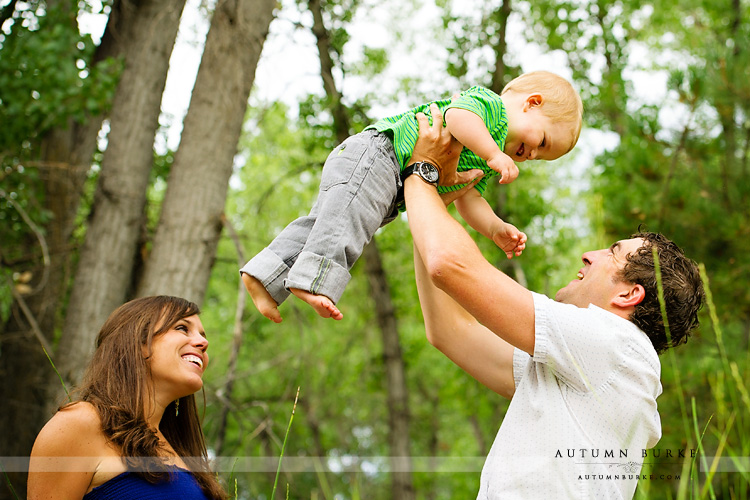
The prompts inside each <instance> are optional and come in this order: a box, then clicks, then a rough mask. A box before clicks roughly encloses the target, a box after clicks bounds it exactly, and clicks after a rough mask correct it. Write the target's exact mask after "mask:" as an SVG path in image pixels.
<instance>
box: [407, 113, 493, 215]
mask: <svg viewBox="0 0 750 500" xmlns="http://www.w3.org/2000/svg"><path fill="white" fill-rule="evenodd" d="M430 114H431V115H432V125H430V124H429V121H428V120H427V116H425V114H424V113H417V121H418V122H419V137H418V138H417V143H416V144H415V145H414V151H413V152H412V155H411V159H410V160H409V161H408V162H407V164H411V163H414V162H417V161H426V162H429V163H432V164H433V165H435V166H436V167H437V168H438V171H439V172H440V177H439V180H438V183H439V184H440V185H441V186H453V185H456V184H467V183H472V181H474V180H476V179H477V178H479V177H481V176H482V175H484V172H482V171H481V170H479V169H472V170H468V171H466V172H458V171H457V170H456V169H457V168H458V157H459V156H460V154H461V150H462V149H463V145H461V143H460V142H458V141H457V140H456V139H455V138H454V137H453V136H452V135H451V134H450V132H448V130H446V129H444V128H443V113H441V112H440V108H438V107H437V105H435V104H431V105H430ZM472 184H474V183H472ZM463 192H465V191H464V190H461V191H458V193H459V195H458V196H455V197H453V199H455V198H458V197H459V196H460V195H461V194H463ZM444 200H445V198H444ZM450 201H453V200H450Z"/></svg>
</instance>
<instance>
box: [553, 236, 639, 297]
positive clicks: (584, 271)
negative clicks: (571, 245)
mask: <svg viewBox="0 0 750 500" xmlns="http://www.w3.org/2000/svg"><path fill="white" fill-rule="evenodd" d="M643 243H644V240H643V238H633V239H629V240H621V241H618V242H617V243H614V244H613V245H612V246H611V247H609V248H607V249H602V250H595V251H591V252H586V253H585V254H583V256H582V257H581V260H582V261H583V264H584V265H583V267H582V268H581V270H580V271H578V279H575V280H573V281H571V282H570V283H568V284H567V285H566V286H565V287H564V288H561V289H560V290H559V291H558V292H557V294H556V295H555V300H556V301H558V302H563V303H565V304H573V305H575V306H578V307H588V306H589V304H594V305H595V306H598V307H601V308H602V309H608V308H609V305H610V303H611V299H612V298H613V297H614V296H616V295H617V294H618V293H619V292H620V290H621V289H622V288H623V285H625V284H623V283H622V282H618V280H617V279H616V276H617V273H618V272H619V271H620V270H622V269H623V267H624V266H625V262H626V257H627V256H628V255H629V254H631V253H633V252H635V251H637V250H638V249H639V248H641V246H643Z"/></svg>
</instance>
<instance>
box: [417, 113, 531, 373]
mask: <svg viewBox="0 0 750 500" xmlns="http://www.w3.org/2000/svg"><path fill="white" fill-rule="evenodd" d="M430 112H431V113H432V116H433V125H432V126H429V125H428V123H427V119H426V117H424V115H418V117H417V118H418V120H419V124H420V134H419V140H418V141H417V145H416V147H415V149H414V153H413V155H412V159H411V161H412V162H414V161H423V160H425V161H430V162H431V163H434V164H435V165H436V166H437V167H438V169H439V170H440V180H441V183H442V184H446V185H449V184H456V183H464V182H467V181H469V180H470V179H472V178H474V177H476V174H475V173H474V174H472V173H470V172H463V173H460V172H459V173H456V165H457V157H456V155H454V154H453V153H454V150H451V149H450V148H449V147H446V144H447V143H449V142H450V134H449V133H448V132H447V131H445V130H443V127H442V116H440V111H439V110H438V109H437V107H434V106H433V107H432V108H431V110H430ZM446 136H447V138H448V139H447V142H446ZM404 196H405V199H406V206H407V213H408V218H409V227H410V229H411V233H412V236H413V238H414V244H415V246H416V248H417V251H418V255H419V256H421V261H422V262H423V263H424V273H425V275H426V276H427V277H428V278H429V280H430V282H431V283H433V284H434V285H435V286H436V287H437V288H438V289H440V290H442V291H443V292H445V293H446V294H447V295H448V296H450V297H451V298H452V299H453V300H454V301H455V302H456V303H457V304H458V305H460V306H461V308H463V309H464V310H465V311H466V312H468V314H469V315H471V316H472V317H473V318H476V320H477V321H478V322H479V323H481V324H482V325H484V326H485V327H486V328H488V329H489V330H490V331H491V332H492V333H494V334H495V335H496V336H498V337H500V338H501V339H503V340H505V341H506V342H508V343H509V344H511V345H513V346H515V347H518V348H519V349H522V350H524V351H526V352H527V353H529V354H533V352H534V303H533V299H532V297H531V292H529V291H528V290H526V289H525V288H524V287H522V286H521V285H519V284H518V283H516V282H515V281H513V280H512V279H511V278H510V277H508V276H506V275H505V274H503V273H502V272H500V271H499V270H498V269H496V268H495V267H494V266H492V265H491V264H490V263H489V262H487V260H486V259H485V258H484V257H483V256H482V254H481V252H480V251H479V248H478V247H477V246H476V244H475V243H474V241H473V240H472V239H471V237H470V236H469V234H468V233H467V232H466V231H465V230H464V228H463V227H462V226H461V225H460V224H459V223H458V222H457V221H456V220H455V219H454V218H453V217H451V215H450V214H449V213H448V211H447V210H446V207H445V204H444V202H443V200H442V199H441V198H440V196H439V195H438V193H437V190H436V189H435V187H434V186H433V185H431V184H428V183H426V182H424V181H423V180H422V179H420V178H418V177H417V176H415V175H411V176H409V177H407V178H406V180H405V181H404ZM416 255H417V253H415V256H416ZM420 298H421V297H420ZM423 305H424V304H423ZM425 314H427V313H425ZM468 362H469V363H470V360H469V361H468ZM460 365H461V367H462V368H463V369H464V370H466V371H467V372H469V373H472V375H474V373H475V372H476V369H475V368H474V367H472V366H465V363H464V364H460ZM483 383H484V382H483Z"/></svg>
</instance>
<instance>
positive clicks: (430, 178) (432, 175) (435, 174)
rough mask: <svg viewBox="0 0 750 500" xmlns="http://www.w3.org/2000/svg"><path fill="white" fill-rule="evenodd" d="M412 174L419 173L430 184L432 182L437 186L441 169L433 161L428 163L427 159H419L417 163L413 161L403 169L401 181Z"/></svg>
mask: <svg viewBox="0 0 750 500" xmlns="http://www.w3.org/2000/svg"><path fill="white" fill-rule="evenodd" d="M411 174H417V175H418V176H419V177H421V178H422V180H423V181H425V182H426V183H428V184H432V185H433V186H437V184H438V179H439V177H440V171H439V170H438V169H437V167H436V166H435V165H433V164H432V163H428V162H426V161H418V162H417V163H412V164H411V165H409V166H408V167H406V168H405V169H404V170H403V171H401V182H402V183H403V182H404V181H405V180H406V178H407V177H409V176H410V175H411Z"/></svg>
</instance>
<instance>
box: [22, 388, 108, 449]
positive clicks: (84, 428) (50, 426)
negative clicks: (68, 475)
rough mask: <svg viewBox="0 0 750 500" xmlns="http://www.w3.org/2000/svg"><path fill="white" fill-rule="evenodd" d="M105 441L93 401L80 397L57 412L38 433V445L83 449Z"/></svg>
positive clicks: (53, 447) (48, 447)
mask: <svg viewBox="0 0 750 500" xmlns="http://www.w3.org/2000/svg"><path fill="white" fill-rule="evenodd" d="M104 441H106V440H105V439H104V435H103V433H102V426H101V419H100V418H99V413H98V412H97V411H96V408H94V406H93V405H92V404H91V403H88V402H85V401H79V402H77V403H74V404H72V405H70V406H66V407H64V408H62V409H60V410H59V411H58V412H57V413H55V414H54V415H53V416H52V418H50V419H49V421H48V422H47V423H46V424H45V426H44V427H43V428H42V430H41V431H39V435H38V436H37V439H36V443H35V444H34V448H38V447H43V448H45V449H48V450H49V451H54V450H61V451H65V452H67V453H70V452H75V451H78V452H83V451H86V449H89V451H93V450H91V448H92V447H94V448H95V447H97V446H98V445H101V444H102V443H103V442H104Z"/></svg>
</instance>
